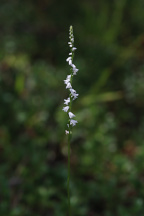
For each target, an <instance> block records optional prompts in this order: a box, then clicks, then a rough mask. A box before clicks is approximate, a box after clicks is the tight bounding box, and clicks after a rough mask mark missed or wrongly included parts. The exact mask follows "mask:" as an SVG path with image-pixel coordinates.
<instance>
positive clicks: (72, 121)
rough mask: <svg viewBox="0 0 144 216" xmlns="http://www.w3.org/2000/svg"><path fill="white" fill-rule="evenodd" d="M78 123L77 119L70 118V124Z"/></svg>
mask: <svg viewBox="0 0 144 216" xmlns="http://www.w3.org/2000/svg"><path fill="white" fill-rule="evenodd" d="M76 123H78V122H77V121H76V120H73V119H71V120H70V125H72V126H75V125H76Z"/></svg>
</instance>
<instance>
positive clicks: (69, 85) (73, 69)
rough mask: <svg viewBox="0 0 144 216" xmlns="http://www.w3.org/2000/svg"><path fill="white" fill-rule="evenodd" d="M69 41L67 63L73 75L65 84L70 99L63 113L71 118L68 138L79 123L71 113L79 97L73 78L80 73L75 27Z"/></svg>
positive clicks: (67, 131)
mask: <svg viewBox="0 0 144 216" xmlns="http://www.w3.org/2000/svg"><path fill="white" fill-rule="evenodd" d="M69 39H70V41H69V42H68V45H69V47H70V52H69V57H68V58H67V59H66V61H67V62H68V64H69V65H70V71H71V74H70V75H67V78H66V79H65V80H64V83H65V84H66V89H68V90H69V97H68V98H67V99H64V104H65V105H67V106H65V107H64V108H63V111H64V112H67V113H68V118H69V120H68V124H67V126H68V129H67V130H65V133H66V134H67V135H68V136H70V134H71V129H72V127H73V126H75V125H76V123H78V122H77V121H76V120H74V119H72V118H74V117H75V115H74V114H73V113H72V112H71V108H72V101H73V100H75V99H76V98H77V97H78V95H79V94H77V93H76V90H74V89H73V87H72V80H73V76H74V75H76V74H77V72H78V69H77V68H76V66H75V65H74V64H73V57H74V51H75V50H76V49H77V48H76V47H74V35H73V27H72V26H70V30H69Z"/></svg>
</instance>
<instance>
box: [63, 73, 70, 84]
mask: <svg viewBox="0 0 144 216" xmlns="http://www.w3.org/2000/svg"><path fill="white" fill-rule="evenodd" d="M70 79H71V75H68V76H67V78H66V80H64V83H65V84H66V85H67V84H68V83H69V82H70Z"/></svg>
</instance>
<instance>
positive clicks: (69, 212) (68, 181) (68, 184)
mask: <svg viewBox="0 0 144 216" xmlns="http://www.w3.org/2000/svg"><path fill="white" fill-rule="evenodd" d="M70 139H71V134H70V133H69V134H68V177H67V194H68V216H70V215H71V202H70Z"/></svg>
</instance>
